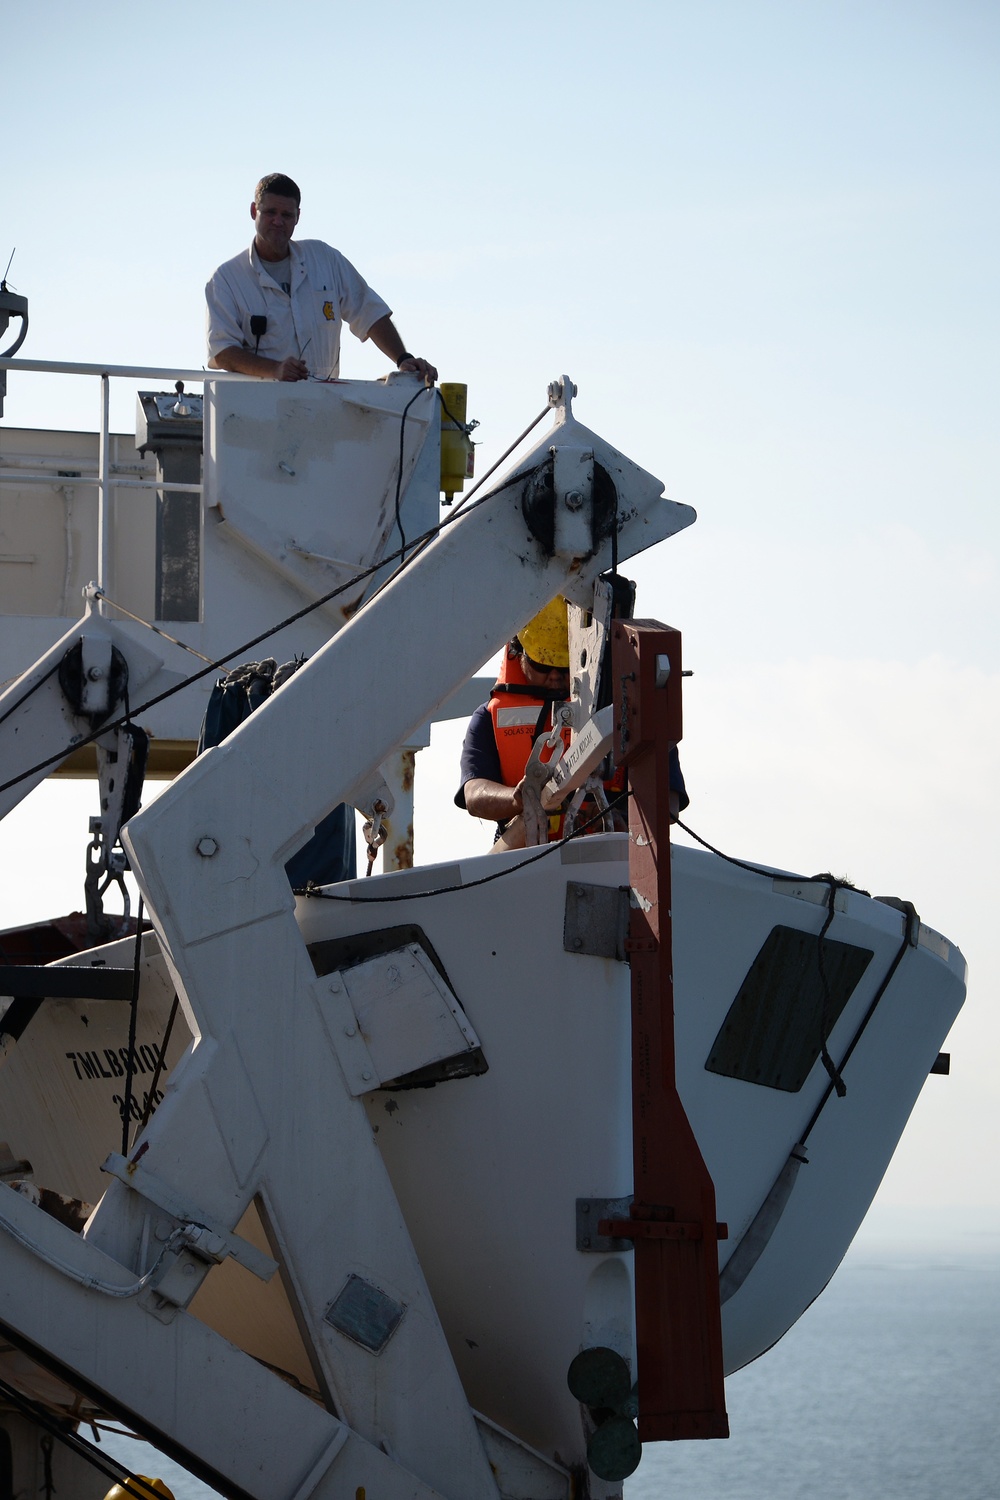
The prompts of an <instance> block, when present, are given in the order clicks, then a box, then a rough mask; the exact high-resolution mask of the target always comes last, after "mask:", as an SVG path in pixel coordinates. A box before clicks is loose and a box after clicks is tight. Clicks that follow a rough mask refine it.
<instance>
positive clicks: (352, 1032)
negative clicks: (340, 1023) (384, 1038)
mask: <svg viewBox="0 0 1000 1500" xmlns="http://www.w3.org/2000/svg"><path fill="white" fill-rule="evenodd" d="M357 1034H358V1033H357V1031H356V1029H355V1028H354V1027H353V1026H345V1027H344V1035H345V1036H357ZM366 1076H367V1075H366Z"/></svg>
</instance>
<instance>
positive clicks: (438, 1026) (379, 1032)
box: [342, 943, 479, 1083]
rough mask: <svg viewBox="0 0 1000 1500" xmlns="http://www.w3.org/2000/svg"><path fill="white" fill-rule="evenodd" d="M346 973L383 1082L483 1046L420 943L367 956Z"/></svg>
mask: <svg viewBox="0 0 1000 1500" xmlns="http://www.w3.org/2000/svg"><path fill="white" fill-rule="evenodd" d="M342 977H343V981H344V987H345V989H346V990H347V993H348V995H349V996H350V1000H351V1005H352V1007H353V1009H354V1014H355V1015H356V1016H357V1018H358V1026H359V1028H360V1030H361V1034H362V1036H363V1037H364V1039H365V1041H366V1042H367V1044H368V1050H369V1052H370V1053H371V1057H372V1061H373V1062H374V1064H375V1069H376V1072H377V1075H378V1080H379V1082H380V1083H389V1082H391V1081H392V1080H394V1079H396V1078H404V1077H405V1076H406V1074H407V1073H415V1072H416V1071H417V1069H418V1068H426V1067H429V1066H430V1065H431V1064H432V1063H436V1062H442V1061H443V1060H444V1059H445V1058H448V1057H455V1056H457V1055H458V1054H459V1053H462V1052H470V1051H471V1050H472V1049H473V1048H474V1047H478V1046H479V1038H478V1037H477V1036H476V1033H475V1031H474V1030H473V1029H472V1027H471V1026H470V1024H469V1020H468V1017H467V1016H466V1015H465V1013H464V1011H463V1010H462V1007H461V1006H460V1005H459V1003H458V1001H457V1000H456V999H455V996H454V995H453V994H452V993H451V991H450V990H449V989H448V986H447V985H446V984H445V983H444V981H443V979H442V978H441V976H440V974H439V973H438V972H437V970H436V969H435V968H434V965H433V964H432V963H431V962H430V960H429V959H428V957H427V955H426V954H425V953H424V952H423V950H422V949H421V948H420V947H419V946H418V945H417V944H416V943H412V944H410V945H409V946H407V947H406V948H399V949H397V950H396V951H395V952H393V953H384V954H380V955H379V956H378V957H376V958H369V959H365V961H364V962H363V963H360V964H356V965H355V966H354V967H353V968H351V969H346V970H345V971H344V973H343V976H342Z"/></svg>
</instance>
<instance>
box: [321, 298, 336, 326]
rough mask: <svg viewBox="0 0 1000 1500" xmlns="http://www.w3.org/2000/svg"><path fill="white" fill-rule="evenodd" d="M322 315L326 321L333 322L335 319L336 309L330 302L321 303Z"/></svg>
mask: <svg viewBox="0 0 1000 1500" xmlns="http://www.w3.org/2000/svg"><path fill="white" fill-rule="evenodd" d="M323 316H324V318H325V319H326V320H327V322H328V323H333V322H335V321H336V317H337V310H336V308H335V307H334V305H333V303H332V302H324V303H323Z"/></svg>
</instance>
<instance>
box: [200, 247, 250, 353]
mask: <svg viewBox="0 0 1000 1500" xmlns="http://www.w3.org/2000/svg"><path fill="white" fill-rule="evenodd" d="M205 339H206V342H207V345H208V358H209V359H210V360H212V359H214V358H215V356H216V355H217V354H221V353H222V351H223V349H241V348H242V347H243V344H244V338H243V326H242V310H241V308H240V305H239V302H238V300H237V297H236V291H235V288H234V287H233V284H232V282H231V280H230V278H229V277H228V276H227V275H226V268H225V267H224V266H220V267H219V269H218V270H217V271H216V273H215V275H214V276H213V277H212V279H211V281H210V282H209V283H208V285H207V286H206V287H205Z"/></svg>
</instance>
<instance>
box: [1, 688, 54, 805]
mask: <svg viewBox="0 0 1000 1500" xmlns="http://www.w3.org/2000/svg"><path fill="white" fill-rule="evenodd" d="M61 665H62V663H61V662H58V661H57V662H56V664H55V666H54V667H50V668H49V670H48V671H47V672H46V673H45V675H44V677H39V679H38V681H37V682H36V683H33V684H32V686H31V687H30V688H28V690H27V691H26V692H25V693H22V695H21V697H20V698H18V700H17V702H16V703H12V704H11V705H10V707H9V708H8V709H7V710H6V712H5V713H3V714H2V715H0V724H4V723H6V721H7V720H8V719H9V718H10V716H11V714H12V713H16V712H17V710H18V709H19V708H20V707H21V705H22V704H24V703H27V701H28V699H29V698H30V697H31V696H32V694H33V693H37V692H38V689H39V688H40V687H44V686H45V684H46V683H47V682H48V680H49V678H50V677H52V676H54V674H55V673H56V672H58V670H59V668H60V667H61ZM15 680H16V679H15ZM28 775H29V776H30V775H31V772H30V771H29V772H28ZM3 790H4V791H6V790H7V788H6V787H4V788H3Z"/></svg>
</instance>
